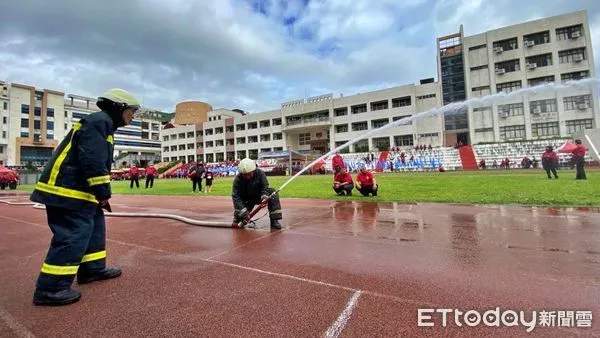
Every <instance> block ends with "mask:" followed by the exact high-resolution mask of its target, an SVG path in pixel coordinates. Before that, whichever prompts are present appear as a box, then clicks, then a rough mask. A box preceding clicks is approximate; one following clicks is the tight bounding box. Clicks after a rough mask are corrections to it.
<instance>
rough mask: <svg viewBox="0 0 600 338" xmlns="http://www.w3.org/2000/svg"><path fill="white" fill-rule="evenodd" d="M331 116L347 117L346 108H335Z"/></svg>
mask: <svg viewBox="0 0 600 338" xmlns="http://www.w3.org/2000/svg"><path fill="white" fill-rule="evenodd" d="M333 114H334V115H335V116H344V115H348V107H344V108H336V109H335V110H334V111H333Z"/></svg>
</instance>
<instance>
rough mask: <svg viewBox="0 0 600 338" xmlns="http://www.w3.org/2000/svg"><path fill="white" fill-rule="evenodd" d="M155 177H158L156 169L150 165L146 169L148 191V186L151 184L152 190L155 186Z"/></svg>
mask: <svg viewBox="0 0 600 338" xmlns="http://www.w3.org/2000/svg"><path fill="white" fill-rule="evenodd" d="M154 175H156V168H154V166H153V165H150V166H149V167H148V168H146V189H147V188H148V184H150V188H152V187H153V186H154Z"/></svg>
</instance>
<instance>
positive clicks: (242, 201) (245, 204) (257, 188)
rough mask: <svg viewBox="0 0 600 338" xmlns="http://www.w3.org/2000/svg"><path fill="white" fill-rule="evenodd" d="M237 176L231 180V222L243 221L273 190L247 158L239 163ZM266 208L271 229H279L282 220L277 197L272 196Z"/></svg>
mask: <svg viewBox="0 0 600 338" xmlns="http://www.w3.org/2000/svg"><path fill="white" fill-rule="evenodd" d="M238 172H239V173H238V175H237V176H236V177H235V178H234V179H233V188H232V193H231V197H232V199H233V208H234V212H233V222H234V223H239V222H240V221H242V220H243V219H245V218H246V217H247V216H248V214H249V213H250V211H251V210H252V209H253V208H254V206H255V205H257V204H259V203H262V202H263V201H265V200H266V199H267V198H268V197H269V196H270V195H271V194H273V193H274V192H275V189H273V188H270V187H269V181H268V180H267V175H265V173H264V171H262V170H260V169H257V168H256V163H254V161H252V160H251V159H249V158H245V159H243V160H241V161H240V163H239V165H238ZM267 208H268V209H269V218H270V219H271V228H272V229H281V223H279V221H280V220H281V219H282V215H281V204H280V202H279V196H278V195H277V194H274V195H273V196H272V197H271V199H269V201H268V204H267Z"/></svg>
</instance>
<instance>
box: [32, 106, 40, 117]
mask: <svg viewBox="0 0 600 338" xmlns="http://www.w3.org/2000/svg"><path fill="white" fill-rule="evenodd" d="M33 115H35V116H42V108H40V107H35V108H33Z"/></svg>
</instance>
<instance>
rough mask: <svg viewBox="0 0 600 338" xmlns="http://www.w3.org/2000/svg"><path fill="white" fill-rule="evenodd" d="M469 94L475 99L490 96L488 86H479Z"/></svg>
mask: <svg viewBox="0 0 600 338" xmlns="http://www.w3.org/2000/svg"><path fill="white" fill-rule="evenodd" d="M471 93H472V95H473V96H475V97H480V96H485V95H489V94H490V86H481V87H473V88H471Z"/></svg>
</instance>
